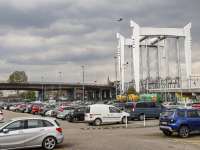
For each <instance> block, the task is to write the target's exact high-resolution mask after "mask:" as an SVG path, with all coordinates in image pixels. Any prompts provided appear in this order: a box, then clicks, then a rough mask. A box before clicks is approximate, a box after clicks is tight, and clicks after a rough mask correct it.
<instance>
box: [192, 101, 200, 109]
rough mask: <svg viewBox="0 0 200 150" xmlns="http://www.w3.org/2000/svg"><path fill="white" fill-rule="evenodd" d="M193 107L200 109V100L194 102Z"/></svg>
mask: <svg viewBox="0 0 200 150" xmlns="http://www.w3.org/2000/svg"><path fill="white" fill-rule="evenodd" d="M192 107H193V108H198V109H200V102H195V103H193V104H192Z"/></svg>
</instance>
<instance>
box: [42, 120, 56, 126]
mask: <svg viewBox="0 0 200 150" xmlns="http://www.w3.org/2000/svg"><path fill="white" fill-rule="evenodd" d="M44 123H45V127H52V126H54V125H53V124H52V123H51V122H49V121H47V120H44Z"/></svg>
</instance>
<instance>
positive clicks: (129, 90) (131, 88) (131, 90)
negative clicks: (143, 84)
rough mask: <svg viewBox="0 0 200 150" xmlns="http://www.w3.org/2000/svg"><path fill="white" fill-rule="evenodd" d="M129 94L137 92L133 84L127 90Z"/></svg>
mask: <svg viewBox="0 0 200 150" xmlns="http://www.w3.org/2000/svg"><path fill="white" fill-rule="evenodd" d="M126 93H127V95H129V94H136V91H135V88H134V87H133V86H132V85H131V86H129V88H128V90H127V92H126Z"/></svg>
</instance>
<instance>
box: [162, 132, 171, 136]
mask: <svg viewBox="0 0 200 150" xmlns="http://www.w3.org/2000/svg"><path fill="white" fill-rule="evenodd" d="M163 133H164V134H165V135H166V136H170V135H172V133H173V132H170V131H163Z"/></svg>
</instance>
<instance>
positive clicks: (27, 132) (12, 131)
mask: <svg viewBox="0 0 200 150" xmlns="http://www.w3.org/2000/svg"><path fill="white" fill-rule="evenodd" d="M0 131H1V132H0V149H1V150H2V149H4V150H8V149H24V148H27V149H29V148H32V147H43V148H44V149H48V150H51V149H54V148H55V146H56V144H59V143H62V142H63V140H64V137H63V136H62V129H61V128H60V125H59V124H58V122H57V121H56V119H55V118H49V117H47V118H42V117H19V118H13V119H11V120H8V121H6V122H4V123H2V124H0Z"/></svg>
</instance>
